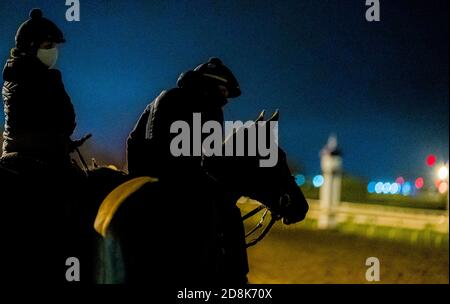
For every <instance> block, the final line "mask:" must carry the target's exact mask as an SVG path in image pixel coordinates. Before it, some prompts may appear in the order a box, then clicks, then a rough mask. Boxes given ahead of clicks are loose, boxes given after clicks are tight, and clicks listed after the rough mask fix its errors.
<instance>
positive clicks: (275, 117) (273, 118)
mask: <svg viewBox="0 0 450 304" xmlns="http://www.w3.org/2000/svg"><path fill="white" fill-rule="evenodd" d="M279 119H280V111H279V110H276V111H275V112H274V113H273V114H272V116H270V118H269V119H268V120H267V122H270V121H278V120H279Z"/></svg>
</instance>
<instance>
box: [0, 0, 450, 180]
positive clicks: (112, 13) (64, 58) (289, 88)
mask: <svg viewBox="0 0 450 304" xmlns="http://www.w3.org/2000/svg"><path fill="white" fill-rule="evenodd" d="M80 3H81V21H80V22H72V23H69V22H67V21H66V20H65V11H66V9H67V7H66V6H65V0H51V1H43V0H41V1H39V0H36V1H32V0H29V1H19V0H2V1H0V29H1V30H0V59H1V60H2V62H4V60H6V58H7V56H8V53H9V49H10V48H11V47H13V44H14V35H15V32H16V30H17V27H18V25H19V24H20V23H21V22H23V21H24V20H25V19H26V18H27V15H28V12H29V10H30V9H31V8H33V7H40V8H42V9H43V11H44V15H45V16H46V17H49V18H50V19H52V20H53V21H54V22H56V23H57V24H58V25H59V26H60V28H61V29H62V30H63V32H64V33H65V36H66V39H67V40H68V42H67V43H66V44H65V45H64V46H63V47H62V49H61V52H60V54H61V57H60V61H59V62H58V68H59V69H60V70H61V71H62V73H63V79H64V82H65V85H66V89H67V91H68V93H69V95H70V96H71V97H72V100H73V103H74V105H75V108H76V111H77V116H78V119H77V120H78V128H77V131H76V135H77V136H81V135H82V134H85V133H88V132H92V133H93V134H94V138H95V143H96V145H97V146H98V147H100V148H101V149H104V150H106V151H108V152H109V153H112V154H113V155H114V157H115V158H116V159H118V160H119V161H123V159H124V158H125V142H126V137H127V135H128V133H129V132H130V130H131V129H132V127H133V125H134V123H135V121H136V120H137V118H138V116H139V115H140V114H141V112H142V111H143V109H144V108H145V106H146V105H147V103H149V102H150V101H151V100H152V99H153V98H154V97H155V96H157V95H158V94H159V92H160V91H161V90H163V89H167V88H170V87H172V86H173V85H175V82H176V79H177V77H178V75H179V74H180V73H181V72H183V71H186V70H188V69H191V68H193V67H195V66H196V65H198V64H199V63H202V62H203V61H205V60H207V59H208V58H209V57H211V56H217V57H220V58H221V59H222V60H223V61H224V62H225V63H226V64H227V65H228V66H229V67H230V68H231V69H232V70H233V71H234V73H235V75H236V76H237V78H238V79H239V80H240V83H241V88H242V90H243V95H242V96H241V97H240V98H238V99H235V100H232V101H231V102H230V104H229V105H228V107H227V108H226V111H225V115H226V116H225V118H226V119H229V120H244V121H246V120H249V119H253V118H255V117H256V116H257V113H258V112H259V111H260V110H262V109H266V110H267V111H269V112H270V111H274V110H275V109H277V108H279V109H280V112H281V118H280V119H281V120H280V141H281V144H282V146H283V147H284V149H285V150H286V151H287V153H288V156H289V157H290V158H291V159H293V160H294V161H295V162H296V163H298V164H300V165H301V166H302V167H303V168H304V171H305V173H306V174H308V175H314V174H317V173H319V172H320V166H319V157H318V155H319V150H320V149H321V147H322V146H323V145H324V144H325V143H326V141H327V138H328V136H329V135H330V134H331V133H334V134H336V135H337V136H338V140H339V142H340V144H341V147H342V149H343V152H344V166H345V170H346V171H347V172H349V173H351V174H353V175H357V176H361V177H366V178H383V179H391V180H393V179H395V177H397V176H399V175H403V176H405V177H406V178H415V177H417V176H419V175H423V174H428V173H429V170H430V169H429V168H427V167H426V165H425V158H426V156H427V155H428V154H429V153H434V154H436V155H437V157H438V161H440V162H442V161H447V160H448V154H449V153H448V149H449V146H448V130H449V119H448V118H449V112H448V110H449V108H448V102H449V95H448V1H447V0H431V1H426V0H421V1H412V0H380V3H381V22H372V23H369V22H367V21H366V19H365V10H366V6H365V0H329V1H326V0H321V1H317V0H300V1H299V0H295V1H264V0H259V1H238V0H236V1H180V0H177V1H144V0H142V1H118V0H107V1H106V0H104V1H94V0H81V1H80ZM0 123H1V124H3V114H1V115H0Z"/></svg>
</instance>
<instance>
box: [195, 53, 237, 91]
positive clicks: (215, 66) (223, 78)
mask: <svg viewBox="0 0 450 304" xmlns="http://www.w3.org/2000/svg"><path fill="white" fill-rule="evenodd" d="M194 71H197V72H200V73H201V74H203V75H204V76H206V77H209V78H211V79H213V80H215V81H217V82H218V83H219V84H221V85H223V86H225V87H226V88H227V90H228V97H229V98H235V97H238V96H240V95H241V89H240V87H239V83H238V81H237V80H236V77H234V75H233V73H232V72H231V70H230V69H229V68H227V67H226V66H225V65H224V64H223V63H222V60H220V59H219V58H215V57H213V58H210V59H209V61H208V62H206V63H203V64H201V65H199V66H198V67H196V68H195V69H194Z"/></svg>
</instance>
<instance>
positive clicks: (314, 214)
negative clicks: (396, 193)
mask: <svg viewBox="0 0 450 304" xmlns="http://www.w3.org/2000/svg"><path fill="white" fill-rule="evenodd" d="M308 202H309V203H310V211H309V213H308V218H310V219H315V220H318V219H319V216H320V214H321V212H323V211H322V210H321V208H320V201H319V200H308ZM334 212H335V220H336V222H337V223H343V222H349V221H351V222H353V223H355V224H370V225H374V226H384V227H395V228H407V229H414V230H424V229H430V230H432V231H436V232H440V233H448V232H449V217H448V212H447V211H444V210H442V211H441V210H428V209H418V208H401V207H392V206H381V205H370V204H357V203H348V202H341V203H340V204H339V205H338V206H337V208H336V209H335V211H334Z"/></svg>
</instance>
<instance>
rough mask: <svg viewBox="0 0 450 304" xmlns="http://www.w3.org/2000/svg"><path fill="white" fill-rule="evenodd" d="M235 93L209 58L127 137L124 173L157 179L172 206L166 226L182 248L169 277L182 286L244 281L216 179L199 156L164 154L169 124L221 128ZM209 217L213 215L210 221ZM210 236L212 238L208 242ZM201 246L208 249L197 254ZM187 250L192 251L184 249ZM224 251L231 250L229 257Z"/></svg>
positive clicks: (230, 79)
mask: <svg viewBox="0 0 450 304" xmlns="http://www.w3.org/2000/svg"><path fill="white" fill-rule="evenodd" d="M240 95H241V90H240V87H239V83H238V81H237V80H236V78H235V76H234V75H233V73H232V72H231V70H230V69H229V68H227V67H226V66H225V65H224V64H223V63H222V61H221V60H220V59H218V58H211V59H209V61H208V62H206V63H203V64H201V65H199V66H198V67H196V68H195V69H194V70H191V71H188V72H185V73H183V74H181V76H180V77H179V78H178V81H177V87H175V88H172V89H170V90H167V91H163V92H162V93H161V94H160V95H159V96H158V97H157V98H156V99H155V100H154V101H153V102H152V103H150V104H149V105H148V106H147V108H146V109H145V111H144V113H143V114H142V115H141V117H140V119H139V120H138V122H137V124H136V126H135V127H134V129H133V131H132V132H131V134H130V136H129V138H128V150H127V152H128V169H129V172H130V175H131V176H152V177H157V178H159V179H160V180H161V182H162V183H161V184H164V185H167V193H170V201H168V204H171V205H173V206H170V207H171V208H174V207H175V208H176V211H174V210H173V209H172V210H170V209H169V210H168V213H170V215H171V217H172V218H171V222H172V223H177V224H179V229H178V230H180V231H182V236H180V237H179V238H178V239H177V244H178V248H183V249H184V250H183V252H182V253H180V254H179V256H174V257H173V259H172V261H171V264H173V263H177V262H178V261H181V262H179V264H178V266H177V267H175V266H174V267H173V268H174V269H175V271H177V273H176V275H175V277H176V278H177V279H179V280H180V282H183V283H186V281H187V280H189V282H195V281H197V282H202V283H205V282H207V283H211V282H232V283H245V282H246V274H247V272H248V265H247V256H246V251H245V240H244V239H243V234H244V232H243V227H242V221H241V219H240V213H239V210H238V209H237V207H236V205H235V203H236V201H231V200H227V199H224V195H221V194H220V192H219V191H221V190H219V189H218V188H217V183H216V181H215V180H214V178H211V177H210V175H209V173H208V172H209V171H211V170H209V169H210V168H205V161H204V160H205V158H204V156H192V155H191V156H181V157H176V156H173V155H172V153H171V150H170V146H171V141H172V139H173V138H174V137H175V136H176V134H172V133H171V132H170V127H171V125H172V123H173V122H175V121H180V120H181V121H184V122H186V123H188V124H189V126H190V130H193V129H194V128H193V113H200V114H201V123H202V125H203V123H204V122H206V121H217V122H219V123H220V124H221V125H222V126H223V123H224V116H223V107H224V106H225V105H226V104H227V103H228V99H229V98H236V97H238V96H240ZM222 129H223V128H222ZM199 136H200V135H199ZM201 136H205V135H204V134H202V135H201ZM191 139H192V134H191ZM202 142H203V141H202ZM191 148H192V142H191ZM174 188H176V189H177V190H176V191H174ZM213 199H216V203H215V204H214V203H211V201H212V200H213ZM218 200H222V201H221V202H218ZM169 202H171V203H169ZM214 214H216V215H217V214H219V215H218V216H217V217H215V219H216V220H214ZM195 219H197V220H195ZM219 222H220V223H219ZM208 225H209V226H208ZM236 230H237V231H238V236H237V238H235V237H234V236H232V237H231V236H229V234H230V233H228V235H227V231H228V232H229V231H233V233H232V234H233V235H236V234H235V231H236ZM212 231H215V232H212ZM178 233H179V232H178ZM208 234H210V235H209V236H208ZM211 234H215V236H213V237H212V238H211ZM224 235H225V236H224ZM227 236H228V237H229V238H232V239H233V241H232V242H233V243H234V244H233V245H231V247H233V248H230V245H229V243H227V244H226V241H224V238H226V237H227ZM202 238H203V243H202ZM196 242H198V243H196ZM205 243H206V246H207V247H208V248H209V249H204V250H203V251H202V250H200V248H202V246H205ZM196 246H197V247H196ZM192 248H198V249H197V250H193V251H192V250H189V249H192ZM228 249H230V250H228ZM208 250H209V252H207V251H208ZM169 251H170V250H165V251H164V252H169ZM174 251H179V250H176V249H174ZM200 252H202V254H203V255H202V254H201V253H200ZM205 252H206V253H205ZM230 252H233V253H232V254H231V256H230ZM227 261H228V262H227ZM230 261H231V262H230ZM181 269H183V270H181Z"/></svg>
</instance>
